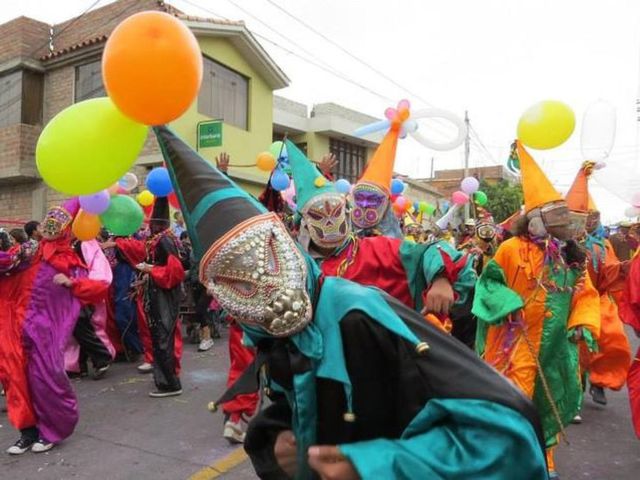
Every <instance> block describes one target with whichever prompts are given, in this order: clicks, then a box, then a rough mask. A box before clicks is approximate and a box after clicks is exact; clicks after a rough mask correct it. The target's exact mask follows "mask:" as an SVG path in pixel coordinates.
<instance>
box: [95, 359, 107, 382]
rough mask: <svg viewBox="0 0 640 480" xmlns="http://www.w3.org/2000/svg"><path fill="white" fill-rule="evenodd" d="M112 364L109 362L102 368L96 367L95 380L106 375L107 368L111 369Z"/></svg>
mask: <svg viewBox="0 0 640 480" xmlns="http://www.w3.org/2000/svg"><path fill="white" fill-rule="evenodd" d="M110 366H111V364H109V363H107V364H106V365H105V366H103V367H100V368H96V369H95V370H94V371H93V379H94V380H100V379H101V378H102V377H104V376H105V375H106V374H107V370H109V367H110Z"/></svg>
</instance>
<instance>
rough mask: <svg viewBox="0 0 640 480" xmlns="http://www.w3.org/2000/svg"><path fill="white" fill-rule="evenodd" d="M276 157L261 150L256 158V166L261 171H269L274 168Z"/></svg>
mask: <svg viewBox="0 0 640 480" xmlns="http://www.w3.org/2000/svg"><path fill="white" fill-rule="evenodd" d="M276 163H277V162H276V159H275V158H274V157H273V155H271V154H270V153H269V152H262V153H261V154H260V155H258V158H257V159H256V167H258V168H259V169H260V170H262V171H263V172H271V171H272V170H273V169H274V168H276Z"/></svg>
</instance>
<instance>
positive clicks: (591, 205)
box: [588, 194, 600, 212]
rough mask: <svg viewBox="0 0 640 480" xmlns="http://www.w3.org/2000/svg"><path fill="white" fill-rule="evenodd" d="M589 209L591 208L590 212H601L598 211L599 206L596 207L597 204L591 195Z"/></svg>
mask: <svg viewBox="0 0 640 480" xmlns="http://www.w3.org/2000/svg"><path fill="white" fill-rule="evenodd" d="M588 207H589V211H590V212H599V211H600V210H599V209H598V206H597V205H596V202H594V201H593V197H592V196H591V194H589V203H588Z"/></svg>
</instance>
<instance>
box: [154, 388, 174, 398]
mask: <svg viewBox="0 0 640 480" xmlns="http://www.w3.org/2000/svg"><path fill="white" fill-rule="evenodd" d="M178 395H182V389H181V388H179V389H178V390H154V391H153V392H149V396H150V397H151V398H165V397H177V396H178Z"/></svg>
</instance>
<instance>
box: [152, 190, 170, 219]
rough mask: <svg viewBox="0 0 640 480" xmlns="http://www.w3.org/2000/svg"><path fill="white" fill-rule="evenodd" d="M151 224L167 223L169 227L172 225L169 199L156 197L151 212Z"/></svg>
mask: <svg viewBox="0 0 640 480" xmlns="http://www.w3.org/2000/svg"><path fill="white" fill-rule="evenodd" d="M149 221H151V222H165V223H166V224H167V226H168V225H169V223H171V221H170V219H169V198H168V197H156V199H155V201H154V202H153V210H152V212H151V218H150V219H149Z"/></svg>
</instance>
